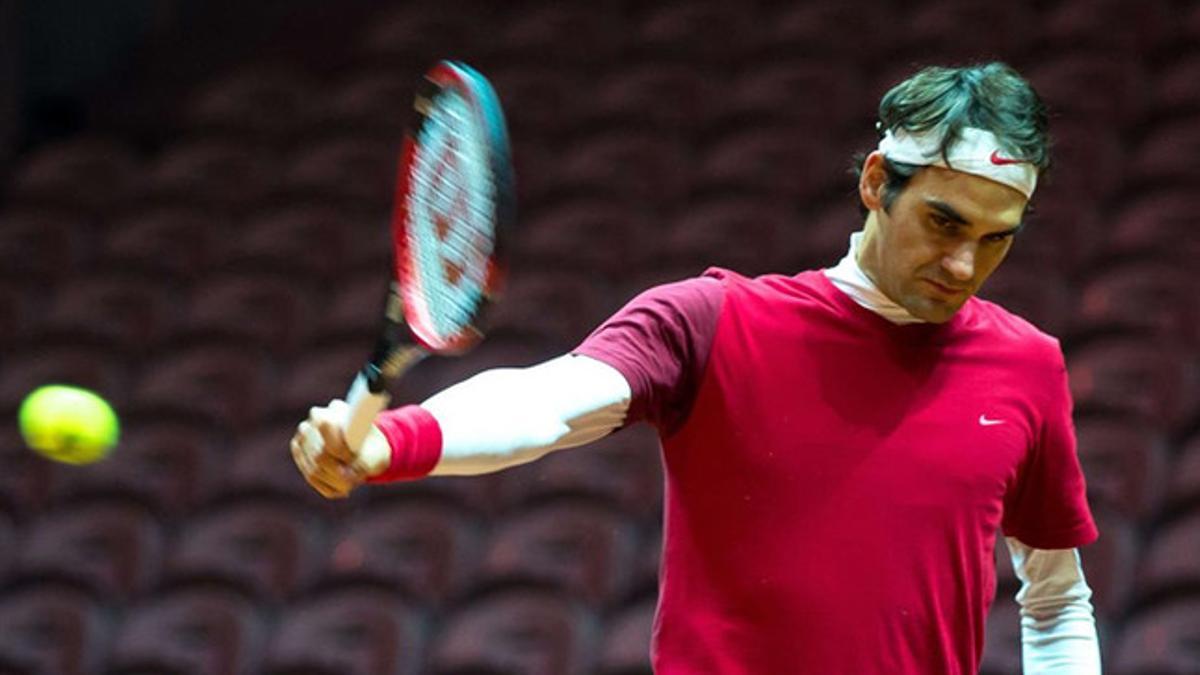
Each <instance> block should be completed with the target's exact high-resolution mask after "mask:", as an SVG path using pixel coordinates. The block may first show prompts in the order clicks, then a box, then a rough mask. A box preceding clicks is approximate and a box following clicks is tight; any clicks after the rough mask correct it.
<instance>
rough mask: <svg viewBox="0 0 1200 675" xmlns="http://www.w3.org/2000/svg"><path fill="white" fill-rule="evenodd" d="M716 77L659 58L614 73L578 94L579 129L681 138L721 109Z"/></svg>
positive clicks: (716, 73) (722, 101) (660, 55)
mask: <svg viewBox="0 0 1200 675" xmlns="http://www.w3.org/2000/svg"><path fill="white" fill-rule="evenodd" d="M685 11H686V10H685ZM718 72H719V71H714V72H709V73H707V74H703V73H701V72H700V71H698V70H697V69H696V68H694V67H687V66H686V65H683V64H680V63H676V62H671V61H663V60H662V54H661V53H656V54H654V55H653V56H651V57H649V58H647V59H646V60H645V61H639V62H633V63H630V64H628V65H623V66H620V67H617V68H614V69H613V70H611V71H609V72H608V73H606V74H605V75H603V76H602V77H601V79H600V80H599V82H597V83H596V85H595V88H594V90H592V91H589V90H585V92H586V93H584V94H581V96H582V103H585V104H587V105H586V107H584V108H582V109H580V110H579V121H578V122H577V124H579V125H580V126H582V127H584V128H597V127H610V128H631V129H637V130H639V131H643V132H652V133H658V134H661V135H662V136H663V137H664V138H668V139H679V138H680V137H684V136H686V135H687V134H689V133H693V132H696V131H697V130H699V129H702V128H703V127H704V126H705V125H706V124H707V123H708V122H709V121H710V120H712V119H713V118H714V117H716V116H717V115H718V114H719V113H720V112H721V111H722V110H723V109H724V105H725V102H724V100H723V98H722V97H721V96H720V95H719V93H718V92H719V91H720V90H719V88H718V87H719V86H720V80H719V79H718V78H719V74H718Z"/></svg>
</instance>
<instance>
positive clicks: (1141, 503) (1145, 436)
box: [1075, 415, 1170, 519]
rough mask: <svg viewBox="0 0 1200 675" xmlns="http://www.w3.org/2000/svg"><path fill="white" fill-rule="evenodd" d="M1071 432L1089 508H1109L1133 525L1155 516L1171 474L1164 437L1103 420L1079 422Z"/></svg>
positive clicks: (1082, 419) (1144, 426)
mask: <svg viewBox="0 0 1200 675" xmlns="http://www.w3.org/2000/svg"><path fill="white" fill-rule="evenodd" d="M1075 430H1076V432H1075V433H1076V438H1077V440H1078V446H1079V458H1080V462H1081V463H1082V465H1083V471H1084V475H1086V476H1087V485H1088V494H1089V495H1090V496H1091V498H1092V500H1093V503H1095V502H1096V501H1099V502H1102V503H1105V504H1108V505H1110V506H1112V507H1114V508H1116V509H1118V510H1119V511H1121V512H1122V513H1126V514H1128V515H1129V516H1131V517H1133V518H1137V519H1144V518H1151V517H1153V516H1154V515H1156V514H1157V512H1158V509H1159V507H1160V506H1161V504H1162V499H1163V496H1164V494H1163V493H1164V491H1163V489H1162V486H1163V484H1164V483H1165V482H1166V480H1167V476H1168V472H1169V462H1170V447H1169V444H1168V439H1167V438H1166V436H1165V434H1163V432H1162V431H1161V430H1160V429H1157V428H1155V427H1153V426H1150V425H1147V424H1139V423H1137V422H1122V421H1120V420H1119V419H1115V418H1113V417H1111V416H1106V415H1105V416H1078V417H1076V420H1075Z"/></svg>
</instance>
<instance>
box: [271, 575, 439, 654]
mask: <svg viewBox="0 0 1200 675" xmlns="http://www.w3.org/2000/svg"><path fill="white" fill-rule="evenodd" d="M424 632H425V626H424V624H423V622H422V620H421V617H420V615H419V614H418V612H417V611H415V610H414V609H413V608H411V607H409V606H407V605H406V603H405V602H404V601H403V600H402V599H401V597H400V596H399V595H396V594H394V593H388V592H385V591H381V590H380V589H378V588H372V587H366V586H364V587H351V588H342V589H338V590H335V591H331V592H328V593H322V594H320V595H317V596H314V597H310V598H306V599H305V600H303V601H301V602H298V603H295V604H293V605H290V606H288V607H286V608H285V609H284V610H283V612H282V616H281V619H280V622H279V626H278V627H277V628H276V629H275V631H274V634H273V635H272V637H271V641H270V643H269V645H268V647H267V657H266V659H265V662H264V664H263V669H264V672H266V673H270V674H271V675H282V674H283V673H294V674H299V673H318V672H322V673H324V672H328V673H347V674H351V673H353V674H355V675H372V674H374V673H391V674H394V675H417V674H418V673H419V672H421V671H420V666H421V659H422V656H423V654H422V652H423V647H424V644H423V642H424V641H423V637H424V635H423V634H424Z"/></svg>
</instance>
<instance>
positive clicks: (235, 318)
mask: <svg viewBox="0 0 1200 675" xmlns="http://www.w3.org/2000/svg"><path fill="white" fill-rule="evenodd" d="M314 287H315V285H314V284H311V283H304V281H302V280H296V279H293V278H290V277H289V276H287V275H285V274H282V273H278V272H276V273H265V274H264V273H259V274H252V273H245V274H243V273H234V274H228V275H221V276H215V275H214V276H212V277H210V278H209V279H208V280H207V281H205V283H204V284H203V285H202V286H198V287H196V288H194V289H193V291H192V293H191V294H190V297H189V298H188V302H187V306H186V308H184V314H183V317H182V319H181V323H182V328H181V330H182V332H183V333H185V334H187V335H188V336H189V337H190V338H193V339H194V338H197V337H203V338H205V339H213V340H221V341H228V342H230V343H235V344H245V345H251V346H254V347H258V348H261V349H264V350H269V351H270V352H272V353H274V354H276V355H280V356H282V355H287V354H292V353H295V351H296V350H297V349H299V347H300V345H302V344H303V343H304V341H305V339H306V338H307V337H308V332H309V331H310V330H311V327H312V325H313V323H314V318H313V317H314V309H313V304H314V303H313V295H314V293H313V292H312V290H311V289H312V288H314Z"/></svg>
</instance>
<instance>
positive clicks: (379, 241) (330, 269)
mask: <svg viewBox="0 0 1200 675" xmlns="http://www.w3.org/2000/svg"><path fill="white" fill-rule="evenodd" d="M239 230H240V231H239V232H238V235H237V237H236V238H232V239H231V240H230V241H229V245H228V246H227V247H226V249H227V250H226V251H224V252H223V255H222V256H221V257H222V266H223V267H224V268H226V269H230V268H232V269H236V270H238V271H246V272H264V271H265V272H277V273H283V274H287V275H290V277H291V279H292V281H293V282H294V283H296V286H297V288H298V289H305V290H307V289H308V288H309V287H311V286H312V285H314V284H315V283H318V282H319V283H321V284H322V285H324V284H329V283H330V282H338V281H340V277H341V275H342V274H344V273H346V272H351V271H354V270H353V269H351V265H353V264H354V263H355V262H360V263H361V262H363V260H362V259H361V258H360V259H357V260H356V258H355V256H356V255H362V251H361V250H360V249H361V248H363V247H364V246H366V245H372V246H373V247H374V248H375V250H374V251H373V253H374V256H375V258H376V259H378V260H379V261H380V263H383V262H384V261H386V260H387V254H388V252H389V247H390V240H389V239H388V233H389V231H388V224H387V222H386V221H385V220H380V221H378V222H374V221H371V220H367V219H363V218H362V217H360V216H356V215H355V214H354V213H353V212H349V211H345V210H339V209H336V208H332V207H329V206H324V205H321V204H305V203H301V204H297V205H287V206H281V207H278V208H270V209H265V210H263V211H262V212H259V213H255V214H252V215H251V216H250V217H249V218H247V219H246V221H245V222H244V223H242V226H241V227H240V228H239ZM376 234H377V236H372V235H376ZM381 268H382V265H381ZM304 281H308V283H304Z"/></svg>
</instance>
